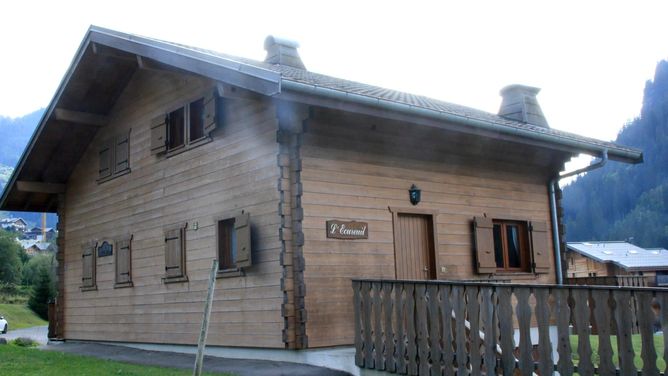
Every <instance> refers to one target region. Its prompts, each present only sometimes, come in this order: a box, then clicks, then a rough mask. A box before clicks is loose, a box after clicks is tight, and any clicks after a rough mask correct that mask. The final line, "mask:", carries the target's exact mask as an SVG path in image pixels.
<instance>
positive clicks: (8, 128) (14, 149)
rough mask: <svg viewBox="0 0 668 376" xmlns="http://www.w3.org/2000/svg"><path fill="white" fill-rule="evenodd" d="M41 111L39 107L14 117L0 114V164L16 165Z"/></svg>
mask: <svg viewBox="0 0 668 376" xmlns="http://www.w3.org/2000/svg"><path fill="white" fill-rule="evenodd" d="M43 113H44V109H40V110H37V111H35V112H32V113H30V114H28V115H25V116H21V117H19V118H14V119H12V118H8V117H4V116H0V140H2V142H0V164H3V165H6V166H9V167H14V166H15V165H16V163H17V162H18V161H19V158H21V154H22V153H23V149H25V146H26V145H27V144H28V140H30V136H31V135H32V133H33V131H34V130H35V127H36V126H37V123H38V122H39V120H40V118H41V117H42V114H43Z"/></svg>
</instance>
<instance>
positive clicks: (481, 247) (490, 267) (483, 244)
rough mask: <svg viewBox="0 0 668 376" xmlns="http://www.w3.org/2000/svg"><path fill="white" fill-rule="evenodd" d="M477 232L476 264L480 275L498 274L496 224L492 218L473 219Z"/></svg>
mask: <svg viewBox="0 0 668 376" xmlns="http://www.w3.org/2000/svg"><path fill="white" fill-rule="evenodd" d="M473 229H474V232H475V250H476V264H477V266H478V273H494V272H496V260H495V258H494V223H493V222H492V219H491V218H485V217H475V218H474V219H473Z"/></svg>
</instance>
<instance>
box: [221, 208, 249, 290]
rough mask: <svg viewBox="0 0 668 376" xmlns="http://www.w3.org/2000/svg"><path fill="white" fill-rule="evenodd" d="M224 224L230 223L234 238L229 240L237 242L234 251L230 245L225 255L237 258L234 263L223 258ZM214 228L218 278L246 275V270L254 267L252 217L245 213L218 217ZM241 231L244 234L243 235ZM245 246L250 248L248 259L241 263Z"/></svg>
mask: <svg viewBox="0 0 668 376" xmlns="http://www.w3.org/2000/svg"><path fill="white" fill-rule="evenodd" d="M244 218H245V219H244ZM223 222H227V223H228V226H229V228H228V230H230V229H231V233H232V234H233V236H231V237H229V238H228V239H232V238H234V239H235V241H234V242H233V244H234V245H235V248H234V249H232V248H231V245H230V244H228V247H229V248H228V249H226V250H225V251H226V252H225V253H226V254H227V255H230V256H231V255H234V256H235V257H234V260H233V262H227V261H225V260H224V257H223V249H221V245H222V238H223V234H222V231H221V224H222V223H223ZM242 222H245V223H242ZM214 226H215V231H216V245H215V250H216V259H217V260H218V273H217V277H218V278H224V277H238V276H243V275H245V271H244V270H245V269H246V268H248V267H250V266H251V265H252V256H251V255H252V249H251V239H250V228H251V224H250V215H249V214H248V213H247V212H245V211H241V213H240V214H237V215H232V214H227V215H222V216H217V217H215V218H214ZM241 231H244V232H243V233H242V232H241ZM244 238H245V239H244ZM244 244H246V247H248V248H249V249H248V250H247V251H246V252H247V254H246V256H247V258H246V261H242V262H239V259H238V257H239V254H240V248H241V247H243V245H244ZM240 264H241V265H240Z"/></svg>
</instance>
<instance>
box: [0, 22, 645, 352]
mask: <svg viewBox="0 0 668 376" xmlns="http://www.w3.org/2000/svg"><path fill="white" fill-rule="evenodd" d="M265 49H266V50H267V57H266V59H265V60H264V61H254V60H249V59H245V58H238V57H233V56H228V55H224V54H220V53H217V52H213V51H208V50H202V49H198V48H194V47H188V46H183V45H179V44H174V43H169V42H164V41H159V40H155V39H151V38H146V37H140V36H135V35H128V34H124V33H120V32H117V31H112V30H106V29H102V28H98V27H91V28H90V30H89V31H88V33H87V34H86V36H85V38H84V40H83V42H82V44H81V46H80V48H79V50H78V52H77V53H76V56H75V57H74V60H73V62H72V65H71V66H70V68H69V70H68V71H67V72H66V74H65V77H64V79H63V81H62V83H61V85H60V87H59V88H58V90H57V92H56V93H55V96H54V97H53V100H52V101H51V103H50V105H49V107H48V109H47V110H46V112H45V115H44V116H43V118H42V119H41V122H40V124H39V126H38V128H37V130H36V131H35V134H34V135H33V137H32V139H31V140H30V143H29V145H28V147H27V150H26V152H25V153H24V155H23V157H22V159H21V161H20V162H19V164H18V167H17V168H16V170H15V171H14V174H13V175H12V177H11V180H10V181H9V183H8V184H7V187H6V189H5V191H4V193H3V195H2V197H1V201H0V209H1V210H25V211H40V212H41V211H47V212H56V213H57V214H58V218H59V223H58V233H59V237H58V256H57V258H58V261H59V271H58V277H59V281H58V290H59V291H58V300H57V312H56V314H55V320H54V321H55V323H54V325H56V329H55V332H54V333H55V336H57V337H59V338H63V339H66V340H70V339H71V340H93V341H95V340H98V341H99V340H104V341H117V342H123V343H128V342H132V343H155V344H182V345H193V344H195V343H196V341H197V336H198V333H199V329H200V320H201V316H202V310H203V304H204V299H205V296H206V288H207V277H208V273H209V270H210V266H211V262H212V260H213V259H216V258H217V259H218V260H219V262H220V270H219V272H218V277H219V278H218V279H217V282H216V284H217V286H216V291H215V300H214V304H213V313H212V316H211V321H210V327H209V335H208V345H209V346H212V345H213V346H224V347H252V348H264V349H266V348H275V349H281V348H287V349H306V348H309V349H313V348H323V347H331V346H340V345H345V346H350V345H351V344H353V341H354V335H355V333H354V332H355V328H354V325H353V323H352V322H353V316H354V315H353V289H352V285H351V280H352V279H354V278H376V279H413V280H422V279H438V280H494V281H511V282H514V283H521V284H545V283H554V282H556V281H557V279H558V276H557V275H558V262H560V261H561V260H560V256H559V249H560V248H559V244H560V238H559V237H558V236H555V234H557V235H558V234H559V231H558V229H559V228H560V226H558V223H556V222H555V221H556V220H558V218H559V216H560V209H559V194H560V192H559V191H558V187H557V189H556V190H557V191H556V194H554V195H552V196H551V194H550V192H551V189H550V188H551V187H552V191H554V187H555V184H554V182H555V181H556V180H555V179H557V178H558V176H559V171H561V170H562V168H563V166H564V163H565V162H566V161H568V160H569V159H570V158H571V157H573V156H576V155H578V154H580V153H586V154H590V155H593V156H598V157H602V158H609V159H610V160H617V161H622V162H627V163H638V162H641V161H642V154H641V152H640V151H638V150H634V149H631V148H627V147H623V146H620V145H616V144H613V143H609V142H603V141H599V140H594V139H590V138H586V137H581V136H578V135H574V134H571V133H566V132H562V131H559V130H556V129H552V128H550V127H549V126H548V124H547V122H546V120H545V118H544V116H543V114H542V112H541V111H540V107H539V105H538V102H537V101H536V94H537V93H538V89H535V88H531V87H526V86H521V85H513V86H509V87H507V88H505V89H504V90H503V91H502V96H503V103H502V106H501V110H500V112H499V114H490V113H486V112H482V111H479V110H475V109H471V108H467V107H463V106H458V105H454V104H450V103H444V102H441V101H437V100H434V99H430V98H426V97H422V96H418V95H412V94H407V93H402V92H398V91H393V90H387V89H382V88H379V87H374V86H370V85H365V84H361V83H357V82H351V81H347V80H343V79H338V78H332V77H328V76H325V75H321V74H316V73H313V72H311V71H309V70H307V69H306V68H305V66H304V64H303V63H302V60H301V59H300V57H299V54H298V53H297V45H296V44H295V43H293V42H290V41H286V40H282V39H279V38H273V37H269V38H267V40H266V42H265ZM555 197H556V199H555ZM551 201H552V202H551ZM551 208H552V209H551ZM553 219H554V220H553ZM562 249H563V246H562Z"/></svg>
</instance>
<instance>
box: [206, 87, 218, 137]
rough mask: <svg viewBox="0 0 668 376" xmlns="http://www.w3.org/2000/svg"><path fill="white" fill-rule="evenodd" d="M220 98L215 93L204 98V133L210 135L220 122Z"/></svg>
mask: <svg viewBox="0 0 668 376" xmlns="http://www.w3.org/2000/svg"><path fill="white" fill-rule="evenodd" d="M221 103H222V102H221V100H220V98H218V96H217V95H216V93H215V92H214V91H212V92H211V93H209V95H207V96H206V97H205V98H204V133H206V134H207V135H209V133H211V132H212V131H213V130H214V129H216V126H217V125H218V123H219V122H220V119H219V117H220V112H221V111H218V107H219V105H220V104H221Z"/></svg>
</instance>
